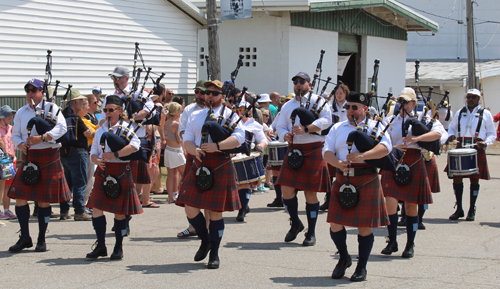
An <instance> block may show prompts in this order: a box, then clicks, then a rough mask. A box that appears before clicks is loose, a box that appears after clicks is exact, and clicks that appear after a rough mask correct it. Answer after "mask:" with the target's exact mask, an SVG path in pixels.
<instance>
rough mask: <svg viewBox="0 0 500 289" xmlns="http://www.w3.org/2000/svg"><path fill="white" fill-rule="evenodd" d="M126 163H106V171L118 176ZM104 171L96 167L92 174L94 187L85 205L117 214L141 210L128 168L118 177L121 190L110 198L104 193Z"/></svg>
mask: <svg viewBox="0 0 500 289" xmlns="http://www.w3.org/2000/svg"><path fill="white" fill-rule="evenodd" d="M128 167H129V166H128V164H127V163H109V162H108V163H106V173H107V174H108V175H110V176H113V177H115V178H117V177H119V176H120V175H121V174H122V173H124V172H125V170H126V169H127V168H128ZM103 174H104V171H103V170H102V169H101V168H100V167H97V170H96V172H95V174H94V177H95V181H94V189H92V193H91V195H90V199H89V202H88V204H87V207H89V208H97V209H99V210H103V211H106V212H110V213H114V214H118V215H136V214H141V213H142V212H143V209H142V206H141V202H140V201H139V197H138V196H137V191H136V190H135V186H134V183H133V181H132V174H131V172H130V169H129V170H128V172H125V174H124V175H123V176H122V177H121V178H120V179H118V182H119V183H120V187H121V192H120V195H119V196H118V198H116V199H110V198H108V197H106V195H105V194H104V177H103Z"/></svg>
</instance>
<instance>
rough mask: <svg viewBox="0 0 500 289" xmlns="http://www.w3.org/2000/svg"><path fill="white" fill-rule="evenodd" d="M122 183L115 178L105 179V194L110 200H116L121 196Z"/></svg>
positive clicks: (107, 177)
mask: <svg viewBox="0 0 500 289" xmlns="http://www.w3.org/2000/svg"><path fill="white" fill-rule="evenodd" d="M120 191H121V187H120V182H119V181H118V180H117V179H116V178H115V177H113V176H106V177H105V178H104V194H105V195H106V197H108V198H110V199H116V198H118V196H120Z"/></svg>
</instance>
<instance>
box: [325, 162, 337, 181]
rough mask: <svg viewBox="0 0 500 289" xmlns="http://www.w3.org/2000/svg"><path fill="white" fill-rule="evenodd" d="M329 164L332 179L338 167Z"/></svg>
mask: <svg viewBox="0 0 500 289" xmlns="http://www.w3.org/2000/svg"><path fill="white" fill-rule="evenodd" d="M327 166H328V174H329V175H330V179H332V178H334V177H335V175H336V174H337V168H336V167H334V166H332V165H331V164H328V163H327Z"/></svg>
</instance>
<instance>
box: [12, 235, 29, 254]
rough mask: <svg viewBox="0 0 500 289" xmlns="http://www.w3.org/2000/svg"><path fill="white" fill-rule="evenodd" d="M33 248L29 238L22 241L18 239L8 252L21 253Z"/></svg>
mask: <svg viewBox="0 0 500 289" xmlns="http://www.w3.org/2000/svg"><path fill="white" fill-rule="evenodd" d="M31 247H33V242H32V241H31V237H30V238H29V239H24V238H21V237H19V240H18V241H17V243H16V244H15V245H14V246H11V247H10V248H9V251H10V252H12V253H17V252H21V251H22V250H23V249H25V248H31Z"/></svg>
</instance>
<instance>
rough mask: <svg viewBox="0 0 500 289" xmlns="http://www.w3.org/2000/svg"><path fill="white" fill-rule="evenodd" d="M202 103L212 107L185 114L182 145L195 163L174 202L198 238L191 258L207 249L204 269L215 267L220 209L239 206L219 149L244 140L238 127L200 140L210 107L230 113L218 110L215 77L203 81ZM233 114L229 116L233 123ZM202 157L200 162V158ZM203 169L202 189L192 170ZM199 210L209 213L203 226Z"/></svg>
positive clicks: (230, 171) (232, 178)
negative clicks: (207, 177) (207, 173)
mask: <svg viewBox="0 0 500 289" xmlns="http://www.w3.org/2000/svg"><path fill="white" fill-rule="evenodd" d="M204 86H205V88H206V90H205V95H206V98H205V103H210V102H212V109H210V108H204V109H203V110H198V111H195V112H193V113H192V114H191V116H190V117H189V120H188V122H187V124H186V129H185V132H184V134H183V139H184V147H185V149H186V151H187V152H188V153H189V154H190V155H192V156H194V157H195V162H196V163H194V164H193V165H192V166H191V168H190V170H189V171H188V172H187V173H186V174H187V175H186V177H185V179H184V181H183V183H182V185H181V189H180V194H179V198H178V199H177V202H176V204H177V205H179V206H184V207H185V210H186V214H187V217H188V220H189V223H190V224H191V225H192V226H193V227H194V229H195V230H196V233H197V234H198V236H199V238H200V239H201V245H200V248H199V249H198V251H197V252H196V255H195V257H194V260H195V261H201V260H203V259H205V257H206V256H207V255H208V253H209V252H210V256H209V260H208V265H207V268H208V269H218V268H219V263H220V260H219V254H218V253H219V246H220V242H221V240H222V235H223V232H224V219H223V218H222V212H224V211H234V210H238V209H240V208H241V204H240V200H239V197H238V191H237V186H236V177H235V173H234V168H233V165H232V162H231V160H230V159H228V158H226V155H225V153H223V152H221V150H227V149H233V148H236V147H238V146H239V145H240V144H242V143H243V142H244V132H243V130H242V129H241V127H240V126H238V127H236V129H235V130H234V132H233V133H232V134H231V135H230V136H229V137H228V138H226V139H225V140H223V141H221V142H218V143H214V142H211V137H208V142H206V143H201V141H202V133H201V131H202V127H203V124H204V123H205V120H206V118H207V116H209V115H210V114H211V113H212V112H211V111H210V110H213V114H214V116H215V117H218V116H219V115H220V114H221V113H223V115H224V118H228V117H229V116H230V115H231V110H229V109H225V110H224V111H223V112H222V98H223V96H222V87H223V84H222V83H221V82H220V81H219V80H213V81H207V82H205V84H204ZM235 120H236V115H233V122H234V121H235ZM202 159H203V161H202ZM200 163H201V164H204V167H203V168H205V169H208V170H211V175H212V176H213V185H212V186H211V187H210V188H209V189H208V190H206V191H202V190H201V189H200V188H198V186H197V185H196V183H197V182H196V172H197V170H198V168H199V167H200V166H201V164H200ZM201 209H206V210H208V211H209V214H210V225H209V227H208V230H207V225H206V221H205V218H204V216H203V213H201V211H200V210H201Z"/></svg>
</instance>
